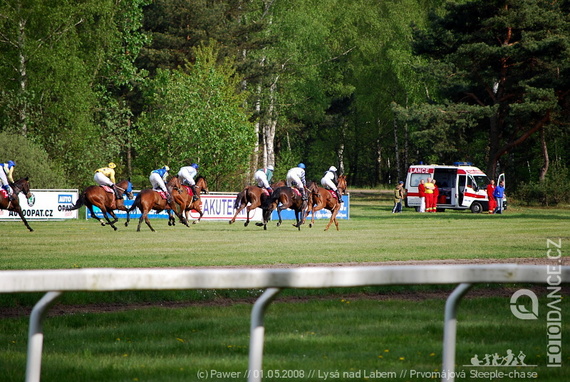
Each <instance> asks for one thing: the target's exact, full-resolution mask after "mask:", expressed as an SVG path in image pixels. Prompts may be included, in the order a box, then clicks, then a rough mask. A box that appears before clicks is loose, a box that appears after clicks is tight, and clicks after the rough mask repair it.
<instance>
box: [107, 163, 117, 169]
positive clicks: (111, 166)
mask: <svg viewBox="0 0 570 382" xmlns="http://www.w3.org/2000/svg"><path fill="white" fill-rule="evenodd" d="M107 167H109V168H115V167H117V165H116V164H115V163H113V162H109V164H108V165H107Z"/></svg>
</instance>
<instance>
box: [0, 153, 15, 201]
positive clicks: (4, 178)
mask: <svg viewBox="0 0 570 382" xmlns="http://www.w3.org/2000/svg"><path fill="white" fill-rule="evenodd" d="M14 167H16V162H14V161H13V160H9V161H8V162H6V163H0V186H2V188H3V189H4V190H6V192H7V193H8V198H9V199H10V200H14V199H16V196H15V195H14V190H13V189H12V187H11V186H10V183H14Z"/></svg>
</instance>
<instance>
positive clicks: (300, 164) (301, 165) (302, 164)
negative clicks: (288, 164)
mask: <svg viewBox="0 0 570 382" xmlns="http://www.w3.org/2000/svg"><path fill="white" fill-rule="evenodd" d="M297 167H300V168H305V164H304V163H299V164H298V165H297Z"/></svg>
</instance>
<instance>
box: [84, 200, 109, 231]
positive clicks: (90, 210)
mask: <svg viewBox="0 0 570 382" xmlns="http://www.w3.org/2000/svg"><path fill="white" fill-rule="evenodd" d="M85 206H87V208H89V212H91V217H92V218H93V219H95V220H97V221H98V222H99V223H101V225H102V226H103V227H105V225H106V224H105V222H104V221H103V220H102V219H101V218H98V217H97V215H95V211H94V210H93V204H92V203H85ZM101 212H103V210H101ZM103 216H105V214H103Z"/></svg>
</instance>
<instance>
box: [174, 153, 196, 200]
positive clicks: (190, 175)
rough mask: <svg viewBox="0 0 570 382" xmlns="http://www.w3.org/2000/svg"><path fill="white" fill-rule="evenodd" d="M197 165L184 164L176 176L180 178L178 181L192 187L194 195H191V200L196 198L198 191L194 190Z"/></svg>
mask: <svg viewBox="0 0 570 382" xmlns="http://www.w3.org/2000/svg"><path fill="white" fill-rule="evenodd" d="M198 167H199V166H198V165H197V164H196V163H192V164H191V165H190V166H184V167H181V168H180V171H178V177H179V178H180V183H182V184H185V185H187V186H189V187H190V188H192V192H194V195H193V196H192V201H193V202H195V201H196V200H198V193H197V192H196V181H195V180H194V178H195V177H196V175H198Z"/></svg>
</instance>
